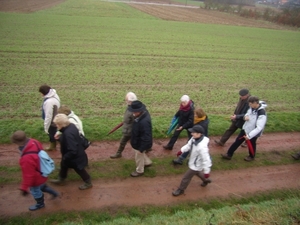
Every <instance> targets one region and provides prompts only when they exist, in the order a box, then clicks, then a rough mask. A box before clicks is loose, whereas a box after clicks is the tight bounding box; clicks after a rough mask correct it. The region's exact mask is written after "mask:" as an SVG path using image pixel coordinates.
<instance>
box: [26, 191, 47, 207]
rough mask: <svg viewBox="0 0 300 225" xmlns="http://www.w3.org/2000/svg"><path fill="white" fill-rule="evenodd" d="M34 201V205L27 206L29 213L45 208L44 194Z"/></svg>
mask: <svg viewBox="0 0 300 225" xmlns="http://www.w3.org/2000/svg"><path fill="white" fill-rule="evenodd" d="M35 201H36V204H35V205H32V206H29V210H30V211H35V210H38V209H41V208H43V207H45V204H44V194H43V195H42V197H40V198H35Z"/></svg>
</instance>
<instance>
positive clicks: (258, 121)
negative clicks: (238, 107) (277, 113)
mask: <svg viewBox="0 0 300 225" xmlns="http://www.w3.org/2000/svg"><path fill="white" fill-rule="evenodd" d="M266 106H267V105H266V104H259V107H258V108H257V109H252V108H249V109H248V111H247V113H246V115H245V116H249V120H247V121H245V124H244V126H243V130H244V131H245V133H246V135H247V137H248V138H249V139H252V138H253V137H259V136H260V135H261V134H262V132H263V129H264V128H265V125H266V122H267V115H266V111H265V107H266Z"/></svg>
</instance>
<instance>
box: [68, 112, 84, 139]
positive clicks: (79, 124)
mask: <svg viewBox="0 0 300 225" xmlns="http://www.w3.org/2000/svg"><path fill="white" fill-rule="evenodd" d="M68 118H69V121H70V123H73V124H74V125H75V126H76V128H77V129H78V131H79V133H80V134H82V135H83V136H84V132H83V125H82V121H81V120H80V119H79V117H78V116H77V115H76V114H75V113H74V112H73V111H71V113H70V114H69V115H68Z"/></svg>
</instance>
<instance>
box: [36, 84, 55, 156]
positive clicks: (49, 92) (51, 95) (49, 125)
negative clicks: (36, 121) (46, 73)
mask: <svg viewBox="0 0 300 225" xmlns="http://www.w3.org/2000/svg"><path fill="white" fill-rule="evenodd" d="M39 92H40V93H41V94H42V96H43V98H44V101H43V104H42V118H43V120H44V131H45V133H46V134H48V135H49V140H50V146H49V147H48V148H46V149H45V150H47V151H51V150H56V140H55V138H54V135H55V133H56V131H57V128H56V125H55V124H54V123H53V118H54V117H55V116H56V114H57V110H58V108H59V107H60V98H59V96H58V95H57V93H56V90H55V89H53V88H51V87H50V86H48V85H42V86H40V87H39Z"/></svg>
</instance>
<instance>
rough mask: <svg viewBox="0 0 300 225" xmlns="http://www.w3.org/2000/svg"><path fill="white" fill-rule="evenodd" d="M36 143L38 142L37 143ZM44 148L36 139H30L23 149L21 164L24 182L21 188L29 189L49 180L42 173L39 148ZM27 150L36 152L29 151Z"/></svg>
mask: <svg viewBox="0 0 300 225" xmlns="http://www.w3.org/2000/svg"><path fill="white" fill-rule="evenodd" d="M35 143H36V144H35ZM41 149H43V146H42V145H41V143H40V142H39V141H37V140H35V139H32V138H31V139H29V140H28V142H27V143H26V145H25V146H24V147H23V148H22V149H21V158H20V160H19V164H20V166H21V170H22V183H21V187H20V189H21V190H23V191H28V189H29V188H30V187H36V186H40V185H42V184H44V183H46V181H47V179H48V178H47V177H43V176H42V174H41V172H40V171H41V165H40V158H39V156H38V152H39V150H41ZM27 152H36V153H37V154H34V153H28V154H26V153H27Z"/></svg>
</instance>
